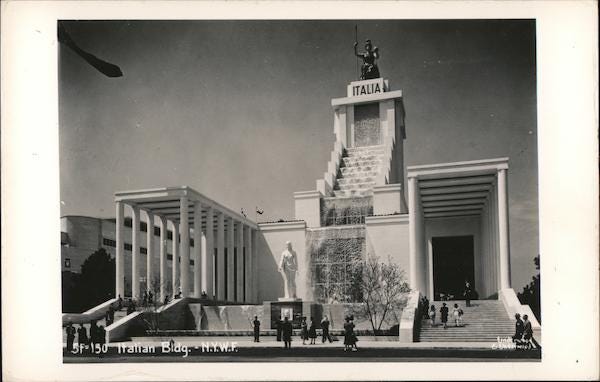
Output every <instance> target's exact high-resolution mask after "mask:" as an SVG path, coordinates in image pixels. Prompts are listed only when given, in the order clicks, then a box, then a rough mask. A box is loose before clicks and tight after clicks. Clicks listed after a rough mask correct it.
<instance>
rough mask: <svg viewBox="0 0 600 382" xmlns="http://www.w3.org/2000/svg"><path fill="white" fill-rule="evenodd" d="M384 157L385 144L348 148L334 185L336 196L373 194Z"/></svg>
mask: <svg viewBox="0 0 600 382" xmlns="http://www.w3.org/2000/svg"><path fill="white" fill-rule="evenodd" d="M382 157H383V146H362V147H352V148H347V149H346V151H345V152H344V155H343V157H342V162H341V164H340V170H339V172H338V175H337V179H336V184H335V186H334V187H333V193H334V195H335V196H336V197H353V196H368V195H372V194H373V186H375V179H376V177H377V174H378V173H379V170H380V167H381V159H382Z"/></svg>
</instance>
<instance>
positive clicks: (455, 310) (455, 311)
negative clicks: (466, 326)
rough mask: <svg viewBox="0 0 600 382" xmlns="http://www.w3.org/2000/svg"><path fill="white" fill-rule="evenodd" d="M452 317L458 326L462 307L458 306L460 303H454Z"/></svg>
mask: <svg viewBox="0 0 600 382" xmlns="http://www.w3.org/2000/svg"><path fill="white" fill-rule="evenodd" d="M452 317H453V318H454V325H455V326H457V327H458V326H459V324H460V309H459V308H458V304H454V308H453V309H452Z"/></svg>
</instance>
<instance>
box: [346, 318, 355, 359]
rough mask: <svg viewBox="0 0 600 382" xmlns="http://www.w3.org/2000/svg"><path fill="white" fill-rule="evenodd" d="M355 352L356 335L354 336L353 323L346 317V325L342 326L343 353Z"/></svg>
mask: <svg viewBox="0 0 600 382" xmlns="http://www.w3.org/2000/svg"><path fill="white" fill-rule="evenodd" d="M348 349H351V350H352V351H357V350H358V348H357V347H356V335H355V334H354V322H352V319H351V318H350V317H346V323H345V324H344V351H348Z"/></svg>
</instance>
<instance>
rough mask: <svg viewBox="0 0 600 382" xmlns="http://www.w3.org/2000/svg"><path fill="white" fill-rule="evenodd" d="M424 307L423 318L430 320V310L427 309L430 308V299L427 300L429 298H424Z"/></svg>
mask: <svg viewBox="0 0 600 382" xmlns="http://www.w3.org/2000/svg"><path fill="white" fill-rule="evenodd" d="M421 306H423V307H425V309H424V312H423V316H424V318H425V319H429V318H430V317H429V309H427V308H428V307H429V299H428V298H427V296H423V301H422V305H421Z"/></svg>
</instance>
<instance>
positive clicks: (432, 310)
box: [429, 304, 435, 327]
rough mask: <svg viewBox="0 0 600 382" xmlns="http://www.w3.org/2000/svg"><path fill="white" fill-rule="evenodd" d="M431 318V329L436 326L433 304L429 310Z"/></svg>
mask: <svg viewBox="0 0 600 382" xmlns="http://www.w3.org/2000/svg"><path fill="white" fill-rule="evenodd" d="M429 318H431V327H434V326H435V305H433V304H431V309H429Z"/></svg>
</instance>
